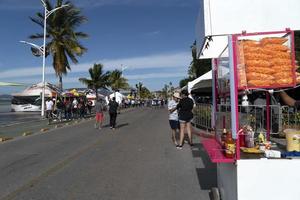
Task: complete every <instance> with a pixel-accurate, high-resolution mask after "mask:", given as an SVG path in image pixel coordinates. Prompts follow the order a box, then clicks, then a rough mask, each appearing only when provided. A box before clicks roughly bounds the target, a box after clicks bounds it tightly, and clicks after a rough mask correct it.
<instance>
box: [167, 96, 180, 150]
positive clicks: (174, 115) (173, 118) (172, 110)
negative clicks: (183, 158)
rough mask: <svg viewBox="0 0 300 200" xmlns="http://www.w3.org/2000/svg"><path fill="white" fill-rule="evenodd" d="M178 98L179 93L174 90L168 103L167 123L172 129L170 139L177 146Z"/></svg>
mask: <svg viewBox="0 0 300 200" xmlns="http://www.w3.org/2000/svg"><path fill="white" fill-rule="evenodd" d="M179 100H180V94H179V93H178V92H175V93H174V94H173V96H172V99H171V100H170V101H169V103H168V110H169V123H170V127H171V131H172V136H171V138H172V141H173V143H174V144H175V145H176V146H177V145H178V143H177V139H176V132H177V130H179V127H180V125H179V121H178V112H177V110H176V107H177V104H178V101H179Z"/></svg>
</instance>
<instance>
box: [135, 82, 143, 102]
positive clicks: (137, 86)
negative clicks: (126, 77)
mask: <svg viewBox="0 0 300 200" xmlns="http://www.w3.org/2000/svg"><path fill="white" fill-rule="evenodd" d="M135 87H136V89H137V92H138V96H139V98H141V92H142V89H143V87H144V86H143V83H141V82H139V83H138V84H135Z"/></svg>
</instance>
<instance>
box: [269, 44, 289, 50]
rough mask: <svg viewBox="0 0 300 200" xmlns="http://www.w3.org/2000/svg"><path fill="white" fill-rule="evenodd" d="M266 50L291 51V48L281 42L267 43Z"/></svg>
mask: <svg viewBox="0 0 300 200" xmlns="http://www.w3.org/2000/svg"><path fill="white" fill-rule="evenodd" d="M264 49H265V50H270V51H289V50H290V49H289V48H288V47H287V46H285V45H281V44H267V45H265V46H264Z"/></svg>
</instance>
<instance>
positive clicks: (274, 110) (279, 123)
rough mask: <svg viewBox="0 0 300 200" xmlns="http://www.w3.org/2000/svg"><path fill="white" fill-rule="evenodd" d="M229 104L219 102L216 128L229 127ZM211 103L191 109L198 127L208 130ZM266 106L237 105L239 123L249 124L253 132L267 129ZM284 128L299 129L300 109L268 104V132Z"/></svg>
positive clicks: (277, 132)
mask: <svg viewBox="0 0 300 200" xmlns="http://www.w3.org/2000/svg"><path fill="white" fill-rule="evenodd" d="M230 109H231V106H230V105H229V104H228V105H224V104H219V105H218V112H216V129H217V130H223V128H224V127H225V128H226V129H231V110H230ZM211 111H212V105H211V104H197V105H196V107H195V108H194V110H193V113H194V119H193V123H194V124H195V125H196V126H197V127H200V128H203V129H206V130H210V129H211V128H212V123H211ZM266 111H267V106H266V105H259V106H257V105H249V106H241V105H239V106H238V112H239V122H240V125H241V126H243V125H250V126H251V127H252V128H253V130H255V132H257V133H258V132H264V133H265V132H266V131H267V121H266V120H267V112H266ZM286 128H297V129H300V110H297V109H296V108H293V107H288V106H280V105H270V133H271V134H279V133H282V132H283V130H284V129H286Z"/></svg>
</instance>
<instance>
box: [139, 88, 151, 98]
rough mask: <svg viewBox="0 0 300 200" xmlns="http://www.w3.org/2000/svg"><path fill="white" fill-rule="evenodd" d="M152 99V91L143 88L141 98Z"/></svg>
mask: <svg viewBox="0 0 300 200" xmlns="http://www.w3.org/2000/svg"><path fill="white" fill-rule="evenodd" d="M151 97H152V94H151V92H150V90H149V89H148V88H146V87H142V90H141V98H142V99H145V98H151Z"/></svg>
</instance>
